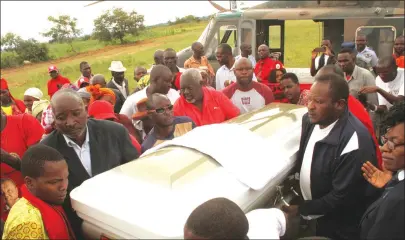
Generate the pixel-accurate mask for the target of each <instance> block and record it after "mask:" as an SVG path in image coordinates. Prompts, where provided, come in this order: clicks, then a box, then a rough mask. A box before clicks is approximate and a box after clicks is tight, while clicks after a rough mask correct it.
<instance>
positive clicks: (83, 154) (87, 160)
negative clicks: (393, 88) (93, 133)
mask: <svg viewBox="0 0 405 240" xmlns="http://www.w3.org/2000/svg"><path fill="white" fill-rule="evenodd" d="M63 137H64V138H65V141H66V144H67V145H68V147H71V148H73V150H74V151H75V153H76V155H77V157H78V158H79V159H80V161H81V162H82V164H83V167H84V169H86V171H87V173H88V174H89V175H90V176H92V171H91V155H90V144H89V142H90V140H89V128H88V127H86V139H85V140H84V143H83V145H82V147H79V145H77V143H75V142H74V141H73V140H72V139H70V138H69V137H67V136H66V135H64V134H63Z"/></svg>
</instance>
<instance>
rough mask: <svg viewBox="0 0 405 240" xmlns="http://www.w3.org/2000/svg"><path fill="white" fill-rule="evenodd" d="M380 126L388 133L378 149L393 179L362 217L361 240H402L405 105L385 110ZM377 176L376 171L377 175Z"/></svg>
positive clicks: (402, 103)
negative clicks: (386, 111)
mask: <svg viewBox="0 0 405 240" xmlns="http://www.w3.org/2000/svg"><path fill="white" fill-rule="evenodd" d="M382 125H383V127H384V128H385V129H388V131H387V133H386V134H385V136H384V137H383V142H384V145H383V147H382V148H381V152H382V157H383V164H384V167H385V168H386V169H387V170H389V171H392V172H393V173H394V175H393V177H392V179H391V180H390V181H389V182H388V183H387V184H386V185H385V189H384V192H383V193H382V195H381V197H380V198H379V199H377V201H375V202H374V203H373V204H371V205H370V207H369V208H368V209H367V211H366V212H365V213H364V215H363V218H362V220H361V224H360V225H361V239H405V234H404V215H405V214H404V211H405V209H404V194H405V193H404V187H405V186H404V159H405V136H404V131H405V128H404V126H405V101H401V102H397V103H395V104H394V106H392V107H391V108H390V109H389V110H388V113H387V115H386V116H385V120H384V121H383V122H382ZM378 172H379V170H377V172H376V173H378ZM365 177H366V179H367V176H365ZM370 178H372V176H370Z"/></svg>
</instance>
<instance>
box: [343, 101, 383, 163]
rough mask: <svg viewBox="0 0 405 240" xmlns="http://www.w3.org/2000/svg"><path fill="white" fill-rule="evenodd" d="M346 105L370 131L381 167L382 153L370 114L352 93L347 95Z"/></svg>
mask: <svg viewBox="0 0 405 240" xmlns="http://www.w3.org/2000/svg"><path fill="white" fill-rule="evenodd" d="M347 106H348V107H349V111H350V112H351V113H352V114H353V115H354V116H355V117H357V119H359V120H360V122H362V123H363V125H364V126H365V127H366V128H367V130H368V131H369V132H370V134H371V136H372V137H373V140H374V144H375V147H376V155H377V162H378V167H379V168H380V169H382V155H381V151H380V145H378V141H377V137H376V136H375V132H374V126H373V123H372V121H371V118H370V115H369V114H368V112H367V111H366V109H365V108H364V106H363V104H361V102H360V101H359V100H357V99H356V98H355V97H353V96H352V95H349V98H348V99H347Z"/></svg>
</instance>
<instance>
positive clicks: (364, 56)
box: [357, 47, 378, 67]
mask: <svg viewBox="0 0 405 240" xmlns="http://www.w3.org/2000/svg"><path fill="white" fill-rule="evenodd" d="M357 58H359V59H361V60H363V61H364V62H365V63H367V66H369V67H375V66H377V62H378V57H377V54H375V52H374V51H373V50H372V49H371V48H369V47H366V48H364V50H363V51H362V52H358V53H357Z"/></svg>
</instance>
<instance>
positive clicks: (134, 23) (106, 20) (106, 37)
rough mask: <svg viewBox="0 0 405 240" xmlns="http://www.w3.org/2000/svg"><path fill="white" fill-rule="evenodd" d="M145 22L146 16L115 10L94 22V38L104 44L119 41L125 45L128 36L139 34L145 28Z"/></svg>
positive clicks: (109, 11) (107, 12) (119, 9)
mask: <svg viewBox="0 0 405 240" xmlns="http://www.w3.org/2000/svg"><path fill="white" fill-rule="evenodd" d="M143 22H144V16H143V15H139V14H138V13H137V12H135V11H132V12H130V13H127V12H125V11H124V10H122V8H114V9H113V10H112V11H111V10H108V11H106V12H105V13H103V14H102V15H101V16H99V17H98V18H97V19H95V20H94V37H95V38H96V39H98V40H100V41H104V42H111V41H113V40H114V39H118V40H119V41H120V43H121V44H123V43H124V37H125V35H126V34H131V35H134V36H137V35H138V34H139V31H140V30H142V29H143V28H144V25H143Z"/></svg>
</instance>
